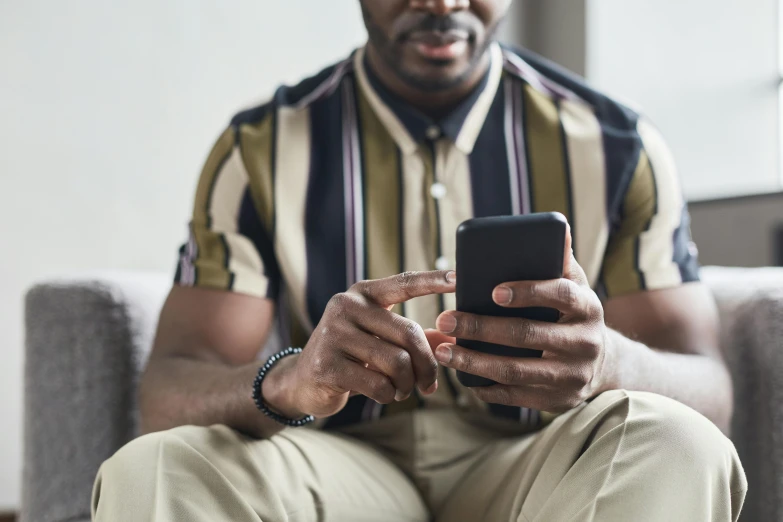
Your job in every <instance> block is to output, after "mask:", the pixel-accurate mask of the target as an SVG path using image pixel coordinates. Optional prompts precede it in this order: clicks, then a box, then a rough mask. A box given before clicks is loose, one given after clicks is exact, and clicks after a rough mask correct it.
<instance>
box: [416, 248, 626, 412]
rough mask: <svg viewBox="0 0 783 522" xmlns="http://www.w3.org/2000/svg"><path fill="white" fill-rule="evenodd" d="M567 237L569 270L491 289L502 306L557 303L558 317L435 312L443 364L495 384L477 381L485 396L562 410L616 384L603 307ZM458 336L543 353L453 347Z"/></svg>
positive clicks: (478, 391) (477, 390) (552, 305)
mask: <svg viewBox="0 0 783 522" xmlns="http://www.w3.org/2000/svg"><path fill="white" fill-rule="evenodd" d="M570 239H571V238H570V233H569V234H568V239H567V242H566V247H567V248H566V252H567V254H566V255H567V257H566V260H565V266H564V268H565V269H564V274H565V277H563V278H562V279H557V280H552V281H517V282H509V283H504V284H501V285H499V286H498V287H497V288H495V290H494V292H493V294H492V298H493V300H494V301H495V302H496V303H497V304H499V305H501V306H505V307H510V308H520V307H530V306H540V307H547V308H555V309H557V310H559V311H560V312H561V314H562V315H561V318H560V321H558V322H557V323H554V324H553V323H545V322H540V321H531V320H527V319H514V318H504V317H486V316H477V315H473V314H466V313H461V312H455V311H448V312H444V313H443V314H441V315H440V317H438V322H437V327H438V330H440V332H434V331H433V332H428V337H429V340H430V342H431V343H432V344H433V345H434V346H436V349H435V357H436V358H437V359H438V361H439V362H440V363H441V364H443V365H444V366H447V367H449V368H454V369H456V370H461V371H463V372H467V373H471V374H474V375H478V376H481V377H486V378H489V379H492V380H494V381H496V382H497V383H498V384H496V385H493V386H488V387H484V388H472V390H473V393H475V394H476V396H477V397H479V398H480V399H481V400H483V401H486V402H489V403H495V404H505V405H509V406H524V407H528V408H534V409H537V410H542V411H548V412H562V411H566V410H569V409H571V408H574V407H575V406H577V405H579V404H581V403H582V402H584V401H585V400H587V399H590V398H591V397H594V396H596V395H598V394H599V393H601V392H603V391H605V390H607V389H611V388H612V387H613V383H612V380H613V378H612V376H611V375H610V374H611V372H610V371H609V368H610V367H611V365H610V364H608V363H607V362H608V359H610V343H609V342H608V339H609V336H608V330H607V327H606V325H605V324H604V313H603V306H602V305H601V301H600V300H599V298H598V296H597V295H596V294H595V292H593V291H592V290H591V289H590V286H589V284H588V282H587V277H586V276H585V273H584V271H583V270H582V267H580V266H579V264H578V263H577V262H576V260H575V259H574V257H573V253H572V251H571V245H570V243H571V241H570ZM455 338H461V339H473V340H478V341H485V342H490V343H496V344H501V345H506V346H512V347H518V348H532V349H536V350H541V351H543V357H542V358H541V359H535V358H514V357H501V356H495V355H487V354H484V353H481V352H477V351H474V350H468V349H466V348H463V347H460V346H456V345H455V344H454V343H455V342H456V341H455Z"/></svg>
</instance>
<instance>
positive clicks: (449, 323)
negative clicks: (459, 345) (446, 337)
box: [435, 314, 457, 333]
mask: <svg viewBox="0 0 783 522" xmlns="http://www.w3.org/2000/svg"><path fill="white" fill-rule="evenodd" d="M435 326H437V327H438V330H440V331H441V332H443V333H451V332H453V331H454V330H455V329H456V328H457V318H456V317H454V316H453V315H450V314H440V316H438V320H437V321H435Z"/></svg>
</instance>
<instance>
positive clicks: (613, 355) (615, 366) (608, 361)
mask: <svg viewBox="0 0 783 522" xmlns="http://www.w3.org/2000/svg"><path fill="white" fill-rule="evenodd" d="M618 337H620V335H619V334H618V333H617V332H615V331H614V330H611V329H610V328H607V329H606V342H605V344H604V362H603V365H602V371H601V382H600V386H599V389H598V391H597V393H596V395H600V394H601V393H604V392H607V391H611V390H619V389H621V388H622V387H623V385H622V379H621V373H622V372H620V370H619V368H620V361H619V350H618V348H619V346H618V345H619V343H618Z"/></svg>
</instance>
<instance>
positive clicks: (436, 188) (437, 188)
mask: <svg viewBox="0 0 783 522" xmlns="http://www.w3.org/2000/svg"><path fill="white" fill-rule="evenodd" d="M446 192H448V191H447V190H446V185H444V184H443V183H433V184H432V186H431V187H430V196H432V197H433V198H435V199H443V198H444V197H446Z"/></svg>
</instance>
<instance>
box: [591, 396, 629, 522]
mask: <svg viewBox="0 0 783 522" xmlns="http://www.w3.org/2000/svg"><path fill="white" fill-rule="evenodd" d="M624 393H625V392H624ZM625 397H626V399H627V400H628V413H627V414H626V416H625V419H624V420H623V424H622V433H621V434H620V442H618V443H617V448H616V449H615V450H614V454H613V455H612V460H611V462H610V463H609V471H607V473H606V477H604V481H603V483H602V484H601V487H600V488H599V489H598V493H596V495H595V501H594V502H593V506H592V509H591V510H590V517H591V519H593V518H595V512H596V510H597V509H598V503H599V502H600V501H601V492H602V491H603V490H604V488H605V487H606V484H607V483H608V482H609V479H610V478H611V476H612V472H613V471H614V463H615V459H616V458H617V454H618V453H620V448H621V447H622V445H623V444H624V442H625V432H626V431H627V429H628V416H629V415H630V412H631V406H630V404H631V398H630V397H629V396H628V394H627V393H625ZM615 429H616V428H615ZM610 431H611V430H610Z"/></svg>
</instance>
